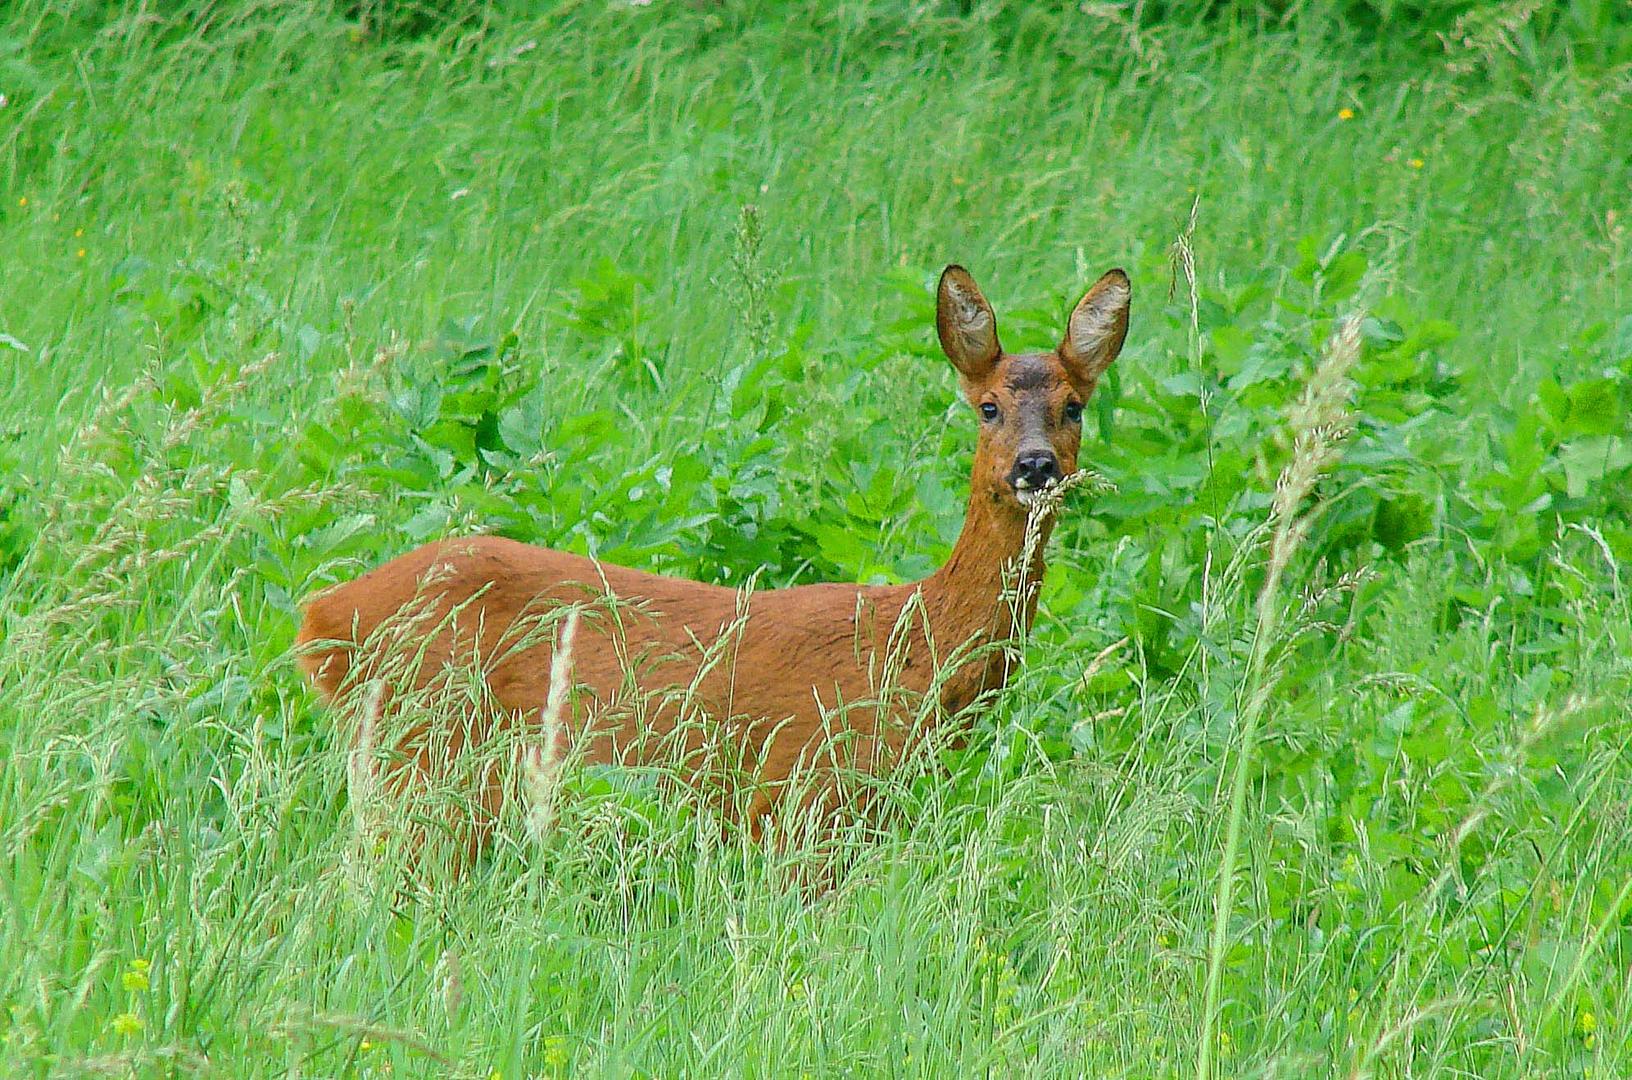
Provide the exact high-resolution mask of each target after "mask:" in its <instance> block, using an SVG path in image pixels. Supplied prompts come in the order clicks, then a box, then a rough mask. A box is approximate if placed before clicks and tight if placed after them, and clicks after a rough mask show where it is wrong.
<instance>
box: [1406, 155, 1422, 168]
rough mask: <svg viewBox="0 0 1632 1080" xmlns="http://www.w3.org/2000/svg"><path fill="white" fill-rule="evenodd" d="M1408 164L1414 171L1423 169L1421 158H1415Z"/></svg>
mask: <svg viewBox="0 0 1632 1080" xmlns="http://www.w3.org/2000/svg"><path fill="white" fill-rule="evenodd" d="M1406 164H1407V165H1409V166H1411V167H1412V168H1413V169H1420V168H1422V159H1421V158H1420V157H1414V158H1412V159H1411V160H1410V161H1407V162H1406Z"/></svg>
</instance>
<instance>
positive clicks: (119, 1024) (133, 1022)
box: [113, 1012, 142, 1035]
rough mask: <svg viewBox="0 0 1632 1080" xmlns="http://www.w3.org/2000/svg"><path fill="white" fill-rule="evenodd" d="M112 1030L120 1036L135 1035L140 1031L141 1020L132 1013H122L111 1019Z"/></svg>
mask: <svg viewBox="0 0 1632 1080" xmlns="http://www.w3.org/2000/svg"><path fill="white" fill-rule="evenodd" d="M113 1030H114V1031H115V1032H117V1033H118V1034H120V1035H135V1034H138V1033H139V1032H140V1031H141V1030H142V1018H141V1017H139V1016H137V1015H136V1014H135V1013H133V1012H122V1013H120V1014H119V1015H118V1016H115V1017H114V1018H113Z"/></svg>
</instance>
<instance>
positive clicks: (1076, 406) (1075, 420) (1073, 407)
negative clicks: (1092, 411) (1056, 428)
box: [1065, 401, 1082, 424]
mask: <svg viewBox="0 0 1632 1080" xmlns="http://www.w3.org/2000/svg"><path fill="white" fill-rule="evenodd" d="M1065 419H1066V422H1067V423H1071V424H1080V423H1082V402H1080V401H1068V402H1066V403H1065Z"/></svg>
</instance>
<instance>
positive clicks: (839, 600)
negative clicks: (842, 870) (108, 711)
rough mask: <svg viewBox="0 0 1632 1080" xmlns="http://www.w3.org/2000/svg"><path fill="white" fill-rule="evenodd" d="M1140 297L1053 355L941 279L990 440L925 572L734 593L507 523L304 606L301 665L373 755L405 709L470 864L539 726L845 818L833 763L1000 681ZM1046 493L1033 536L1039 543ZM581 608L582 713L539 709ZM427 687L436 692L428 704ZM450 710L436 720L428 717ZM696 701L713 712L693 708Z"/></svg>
mask: <svg viewBox="0 0 1632 1080" xmlns="http://www.w3.org/2000/svg"><path fill="white" fill-rule="evenodd" d="M1130 299H1131V287H1130V285H1129V281H1128V277H1127V275H1126V274H1124V273H1123V272H1122V271H1121V270H1112V271H1110V272H1108V273H1107V274H1105V275H1104V276H1103V277H1101V278H1100V279H1099V281H1098V282H1096V283H1095V284H1094V286H1093V287H1092V288H1091V289H1089V290H1088V292H1087V294H1086V295H1084V296H1083V298H1082V299H1081V301H1079V302H1078V304H1077V305H1076V307H1075V308H1074V309H1073V310H1072V312H1071V314H1070V317H1069V319H1068V321H1067V325H1066V331H1065V336H1064V339H1063V340H1062V341H1061V342H1060V344H1059V346H1058V347H1057V348H1055V349H1054V350H1052V351H1049V352H1039V353H1025V354H1019V355H1010V354H1006V353H1004V352H1003V349H1002V347H1001V346H1000V345H999V344H998V339H997V321H996V317H995V316H994V315H993V313H992V308H991V305H990V304H988V303H987V302H986V298H985V297H984V296H982V295H981V292H980V289H979V288H978V287H977V286H976V284H975V282H974V279H973V278H971V277H970V276H969V274H968V273H967V272H966V271H965V270H964V269H963V268H962V267H959V266H949V267H947V268H946V270H945V271H944V272H943V273H942V275H941V279H940V285H939V289H938V294H937V309H936V316H935V327H936V331H937V332H938V334H939V337H940V341H941V347H942V348H943V349H944V350H945V352H946V355H947V357H948V358H949V359H950V360H951V361H952V366H953V367H954V368H956V369H957V373H958V376H959V382H960V384H961V387H962V390H963V395H964V397H965V398H967V399H968V402H969V404H970V405H971V406H972V407H973V408H974V409H975V411H976V413H977V416H978V420H979V431H980V435H979V440H978V443H977V445H976V450H975V458H974V475H973V478H972V481H971V485H970V486H971V491H970V495H969V508H968V513H967V516H966V518H965V520H964V525H963V531H962V533H961V535H960V536H959V537H958V540H957V543H956V544H955V545H954V547H953V549H952V552H951V556H950V557H949V558H948V559H947V561H946V564H945V565H944V566H942V567H941V568H940V569H939V570H937V571H936V572H935V573H933V574H931V575H930V576H929V577H927V578H925V579H924V580H922V581H919V582H915V583H912V584H907V585H883V586H867V585H841V584H816V585H801V586H796V587H792V588H786V589H767V590H760V591H752V592H745V593H739V592H738V591H737V590H734V589H730V588H725V587H721V586H716V585H707V584H703V583H700V582H696V581H686V580H681V579H678V578H671V577H662V576H658V575H656V574H649V573H644V572H641V571H639V570H631V569H627V568H625V567H622V566H613V565H608V564H604V563H601V562H599V561H597V560H595V559H592V558H585V557H583V556H581V555H572V554H568V553H565V552H560V551H550V550H546V549H543V548H537V547H531V546H528V545H526V544H522V543H518V542H516V541H514V540H506V539H501V538H499V537H494V536H475V537H471V538H468V539H458V540H444V541H441V542H438V543H433V544H428V545H425V546H424V547H421V548H419V549H417V550H415V551H411V552H409V553H408V554H406V555H403V556H400V557H399V558H396V559H393V560H392V561H390V562H388V563H386V564H384V565H383V566H380V567H379V568H377V569H375V570H373V571H372V572H370V573H368V574H365V575H364V576H362V577H360V578H357V579H356V580H354V581H351V582H348V583H345V584H342V585H338V586H335V587H332V588H330V589H329V590H327V591H325V592H323V593H321V594H319V595H318V596H317V597H316V598H314V599H313V600H311V602H310V603H309V604H308V605H307V607H306V611H305V621H304V623H303V624H302V626H301V628H300V635H299V643H300V645H301V646H302V657H301V663H302V665H303V666H304V667H305V669H306V670H307V672H308V673H309V674H310V675H311V677H312V678H313V680H314V681H315V682H316V683H317V685H318V686H319V687H320V688H321V690H322V692H323V693H324V695H325V696H327V697H329V698H331V699H334V698H339V699H342V700H344V701H350V702H353V703H354V704H353V708H355V709H357V710H359V711H360V713H361V714H362V715H361V716H360V718H359V719H358V721H357V731H356V732H354V733H353V736H352V737H353V741H354V746H356V745H358V743H359V742H360V743H361V744H362V745H363V746H364V748H365V749H366V750H368V751H369V752H370V753H372V745H373V744H372V740H374V739H375V738H377V735H376V724H377V723H378V722H380V721H382V720H384V719H386V718H397V719H398V720H399V727H398V730H397V731H395V732H394V733H392V734H388V735H387V736H386V737H385V740H384V745H383V749H384V750H385V751H386V752H387V753H388V754H389V755H391V756H390V758H389V760H386V761H385V763H384V765H383V768H382V769H381V771H380V774H379V777H378V779H380V780H382V781H383V785H382V786H383V787H384V789H385V790H386V792H387V793H388V794H390V795H394V796H396V797H398V798H401V797H403V796H407V795H411V794H412V793H413V791H414V790H415V789H424V788H427V787H430V786H433V785H437V784H441V785H443V786H445V787H451V788H452V789H454V790H455V792H456V794H457V797H458V798H461V799H462V800H464V803H465V806H464V809H463V810H462V811H461V814H462V816H461V817H460V818H459V820H458V821H455V822H452V823H448V822H445V821H441V820H438V821H437V822H436V825H437V827H438V828H442V829H446V830H447V832H448V834H449V835H450V836H451V837H452V839H454V841H455V845H456V846H455V850H456V851H461V850H462V852H463V854H462V855H456V857H457V858H469V857H473V856H474V855H475V854H476V852H477V851H478V850H479V848H480V846H481V844H482V842H483V841H484V839H485V838H486V837H487V835H488V834H489V833H490V832H491V829H492V828H493V824H494V821H495V820H496V818H497V816H498V814H499V812H500V810H501V808H502V806H503V804H504V803H505V802H506V800H507V799H508V798H510V797H512V795H511V792H512V790H513V788H514V787H515V782H514V768H513V767H514V765H515V763H516V761H517V760H518V759H519V758H520V757H521V756H522V755H521V754H520V753H518V744H519V746H521V747H526V746H527V744H528V743H529V740H531V742H532V744H533V745H532V748H531V750H529V751H527V752H528V753H531V754H533V755H534V759H535V760H536V756H537V754H538V753H539V747H538V746H537V743H538V740H539V739H540V738H541V737H542V738H543V739H545V740H546V741H547V742H549V744H550V745H548V746H546V747H544V748H543V752H544V753H545V754H547V755H548V756H549V757H550V758H552V759H553V760H557V761H559V760H560V757H561V755H563V754H565V753H567V752H569V751H570V752H571V753H572V754H573V755H574V756H575V757H579V758H581V759H582V760H584V761H588V762H593V763H659V762H660V763H664V764H669V765H678V766H679V768H680V772H681V774H682V775H683V776H685V777H686V778H687V780H688V781H689V782H691V783H693V784H699V783H700V782H702V781H703V780H704V779H705V776H704V773H705V771H708V775H709V777H712V775H713V774H712V772H711V771H709V770H705V767H704V765H703V764H702V759H703V758H705V757H706V756H707V754H708V753H710V752H714V753H718V752H719V751H720V750H721V748H722V747H723V748H724V749H725V751H726V752H727V756H728V757H730V758H732V759H733V762H734V764H732V765H731V767H732V768H735V769H738V770H740V772H739V773H738V778H739V780H740V779H746V780H747V781H749V783H747V784H742V783H735V784H733V783H731V782H730V781H727V786H728V787H729V788H733V789H734V790H735V793H736V794H737V795H739V796H741V797H742V799H743V801H742V802H741V803H739V804H738V805H737V806H736V808H735V810H734V811H732V810H728V813H732V814H734V815H746V817H747V825H748V827H749V829H750V832H752V833H753V834H754V835H756V836H758V835H760V834H761V832H762V830H763V828H764V826H765V825H767V824H769V823H772V822H777V821H779V820H780V821H783V822H787V823H791V820H790V819H791V818H792V815H791V811H792V810H794V809H796V808H797V809H800V810H804V811H810V812H811V813H810V820H812V821H815V822H818V823H822V822H827V823H832V822H833V821H835V820H836V819H837V818H839V817H840V816H842V815H843V814H845V813H849V812H851V811H853V810H855V809H857V804H858V803H859V802H862V801H864V797H858V796H857V794H856V793H855V792H854V791H849V792H847V791H846V785H845V784H844V783H842V782H841V777H843V776H846V775H848V776H853V777H857V778H862V779H864V778H866V777H867V776H869V775H873V774H876V773H878V772H879V771H880V770H882V769H884V768H886V767H887V766H890V765H892V764H895V763H898V762H899V761H900V760H901V758H902V756H903V754H904V753H905V752H906V751H907V750H908V749H909V748H911V747H916V746H919V745H923V742H922V740H923V737H924V736H925V735H926V734H927V733H928V732H929V731H930V730H932V729H933V728H934V727H935V726H936V725H938V724H943V723H944V722H945V721H946V720H947V718H955V717H957V716H958V714H960V713H963V712H965V710H967V708H968V706H970V705H971V704H972V703H974V702H976V701H978V700H981V699H983V698H985V697H986V696H988V695H989V694H990V693H991V692H992V691H994V690H996V689H997V688H998V687H1001V686H1002V685H1003V683H1004V681H1005V680H1006V678H1007V677H1008V674H1009V668H1010V664H1011V662H1012V660H1013V657H1012V655H1011V649H1010V648H1009V646H1010V645H1011V644H1012V643H1013V642H1015V641H1016V640H1017V639H1018V638H1020V637H1022V636H1023V635H1024V633H1025V631H1026V630H1028V629H1029V628H1030V625H1031V621H1032V619H1033V617H1034V615H1035V613H1036V608H1037V593H1038V586H1039V583H1040V581H1041V578H1042V569H1043V567H1042V555H1041V552H1042V546H1043V542H1046V539H1047V533H1048V530H1049V529H1050V527H1051V525H1052V510H1053V505H1054V503H1055V501H1056V500H1054V499H1053V498H1052V497H1047V498H1045V497H1043V496H1042V493H1043V492H1044V491H1046V490H1047V489H1050V488H1052V487H1054V486H1055V485H1056V484H1058V483H1060V482H1061V481H1062V480H1063V479H1064V478H1066V477H1068V476H1070V475H1072V474H1073V473H1074V472H1075V470H1076V468H1077V451H1078V447H1079V444H1080V442H1081V438H1082V412H1083V405H1084V403H1085V402H1086V401H1087V400H1088V397H1089V395H1090V394H1092V393H1093V392H1094V387H1095V385H1096V384H1097V383H1098V381H1099V379H1100V376H1101V375H1102V374H1103V373H1104V372H1105V370H1106V368H1107V367H1108V366H1109V365H1110V363H1111V362H1112V361H1113V360H1115V359H1116V356H1117V354H1118V353H1119V352H1120V351H1121V348H1122V342H1123V339H1124V337H1125V336H1126V334H1127V327H1128V306H1129V301H1130ZM1033 508H1035V509H1036V511H1037V513H1036V514H1035V515H1033V516H1035V517H1037V518H1038V520H1037V522H1036V523H1035V525H1034V526H1033V527H1034V528H1035V529H1036V530H1038V531H1039V532H1040V534H1041V535H1040V537H1039V536H1035V535H1034V537H1033V543H1032V544H1031V545H1030V546H1029V547H1028V545H1027V542H1026V533H1027V528H1028V510H1031V509H1033ZM1028 554H1029V559H1030V564H1029V565H1025V566H1022V565H1020V563H1021V562H1022V561H1025V560H1026V557H1027V555H1028ZM1016 590H1018V592H1017V591H1016ZM569 607H570V608H572V609H575V610H578V611H579V612H580V613H581V614H582V626H581V627H579V629H578V631H577V642H576V647H575V648H572V653H571V658H570V659H571V668H572V676H571V677H572V682H573V695H572V697H573V700H574V702H575V707H574V708H573V709H571V710H569V711H571V712H572V714H573V716H572V718H571V719H570V720H569V721H568V722H567V723H565V724H555V723H553V722H550V723H548V724H546V721H545V720H544V719H543V718H542V716H541V713H542V712H543V711H544V707H545V704H546V697H547V695H548V693H549V688H550V677H549V672H550V670H551V666H552V652H553V648H554V647H553V646H552V644H551V640H550V638H551V633H550V631H549V629H548V627H549V626H551V625H553V623H554V622H555V621H559V620H558V619H557V616H558V614H559V613H560V612H561V611H562V610H564V609H566V608H569ZM574 621H576V620H574ZM541 630H542V632H541ZM563 636H565V635H563ZM569 648H571V647H569ZM562 659H565V657H563V658H562ZM556 667H557V669H558V671H559V669H560V668H561V667H562V665H561V664H560V663H557V664H556ZM460 672H464V673H465V675H464V677H461V675H460ZM426 695H430V696H431V697H434V698H436V701H437V707H436V708H434V709H423V708H422V709H421V710H420V711H419V712H418V713H417V714H416V713H415V712H414V704H413V703H414V702H415V701H416V700H418V701H420V702H421V703H422V704H423V702H424V700H426ZM557 696H558V697H559V694H558V695H557ZM556 704H557V705H558V704H559V702H557V703H556ZM438 712H439V713H440V715H441V717H442V720H441V721H440V723H441V724H442V726H443V730H441V731H440V732H433V731H432V728H434V727H435V726H436V723H437V721H431V720H426V719H424V717H425V716H426V715H428V714H432V713H438ZM416 715H417V716H418V717H419V718H418V719H415V716H416ZM696 716H702V717H706V718H708V723H705V724H701V725H699V724H696V723H687V722H686V721H687V720H688V718H695V717H696ZM450 717H451V719H449V718H450ZM552 721H553V718H552ZM710 724H712V725H713V727H712V731H713V732H714V735H713V736H712V739H710V738H709V737H708V736H707V734H706V733H707V731H708V730H709V725H710ZM546 726H548V728H549V730H548V731H545V730H544V728H545V727H546ZM501 736H502V738H501ZM506 739H508V740H509V744H508V746H506V745H505V741H506ZM496 748H497V749H496ZM356 753H357V751H356V750H355V749H354V751H353V754H354V755H356ZM484 754H485V755H486V759H487V761H486V764H483V765H480V766H474V765H473V764H472V762H474V761H475V760H477V759H478V758H481V757H482V756H483V755H484ZM356 797H357V793H356V792H354V798H356ZM790 803H791V805H790ZM399 816H400V815H399ZM818 827H822V826H821V825H820V824H819V825H818Z"/></svg>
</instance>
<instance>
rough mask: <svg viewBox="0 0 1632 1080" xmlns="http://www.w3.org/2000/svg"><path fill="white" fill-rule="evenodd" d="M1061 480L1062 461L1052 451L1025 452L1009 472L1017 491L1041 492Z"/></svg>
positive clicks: (1010, 479)
mask: <svg viewBox="0 0 1632 1080" xmlns="http://www.w3.org/2000/svg"><path fill="white" fill-rule="evenodd" d="M1059 478H1060V459H1059V458H1057V457H1055V456H1054V451H1052V450H1023V451H1021V453H1020V456H1019V457H1018V458H1016V459H1015V462H1014V468H1013V469H1011V470H1009V483H1010V484H1011V485H1013V487H1014V490H1016V491H1040V490H1042V489H1043V488H1046V487H1048V486H1050V485H1051V484H1053V483H1054V482H1055V481H1056V480H1058V479H1059Z"/></svg>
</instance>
